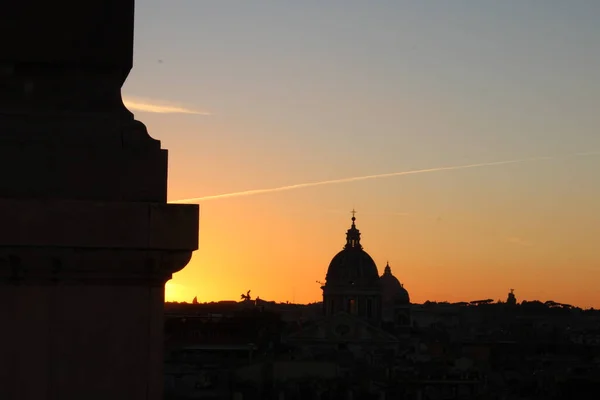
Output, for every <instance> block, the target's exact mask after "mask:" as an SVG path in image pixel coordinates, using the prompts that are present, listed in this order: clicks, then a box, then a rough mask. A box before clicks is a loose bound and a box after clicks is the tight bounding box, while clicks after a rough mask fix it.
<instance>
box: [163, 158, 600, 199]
mask: <svg viewBox="0 0 600 400" xmlns="http://www.w3.org/2000/svg"><path fill="white" fill-rule="evenodd" d="M591 155H600V151H590V152H585V153H575V154H569V155H566V156H555V157H550V156H546V157H531V158H522V159H517V160H505V161H495V162H487V163H478V164H466V165H454V166H448V167H436V168H426V169H414V170H409V171H400V172H388V173H384V174H376V175H363V176H353V177H350V178H340V179H331V180H327V181H318V182H305V183H297V184H295V185H287V186H278V187H274V188H266V189H251V190H244V191H241V192H231V193H223V194H216V195H211V196H203V197H193V198H190V199H182V200H173V201H169V203H172V204H177V203H199V202H202V201H207V200H218V199H226V198H229V197H241V196H252V195H255V194H263V193H274V192H284V191H287V190H294V189H303V188H308V187H314V186H322V185H333V184H336V183H349V182H357V181H365V180H369V179H380V178H390V177H393V176H403V175H413V174H423V173H427V172H440V171H452V170H457V169H468V168H479V167H491V166H494V165H505V164H517V163H523V162H528V161H540V160H555V159H558V158H566V157H582V156H591Z"/></svg>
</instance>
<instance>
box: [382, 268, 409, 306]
mask: <svg viewBox="0 0 600 400" xmlns="http://www.w3.org/2000/svg"><path fill="white" fill-rule="evenodd" d="M379 281H380V282H381V291H382V296H383V302H384V303H394V304H398V305H405V304H410V296H409V295H408V291H407V290H406V289H405V288H404V286H403V285H402V284H401V283H400V281H399V280H398V278H396V277H395V276H394V275H392V269H391V268H390V265H389V263H388V264H386V266H385V270H384V272H383V275H381V278H379Z"/></svg>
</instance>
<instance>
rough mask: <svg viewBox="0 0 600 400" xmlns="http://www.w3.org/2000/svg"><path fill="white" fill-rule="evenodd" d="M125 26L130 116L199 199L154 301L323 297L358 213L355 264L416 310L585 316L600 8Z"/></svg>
mask: <svg viewBox="0 0 600 400" xmlns="http://www.w3.org/2000/svg"><path fill="white" fill-rule="evenodd" d="M136 13H137V15H136V37H135V60H134V68H133V71H132V73H131V74H130V77H129V79H128V81H127V83H126V84H125V87H124V91H123V96H124V99H125V101H126V104H127V105H128V107H129V108H130V110H131V111H132V112H134V113H135V115H136V118H138V119H139V120H141V121H143V122H144V123H145V124H146V125H147V126H148V129H149V131H150V134H151V135H152V136H153V137H154V138H157V139H160V140H161V141H162V144H163V147H164V148H167V149H169V154H170V155H169V157H170V172H169V200H170V201H177V200H183V199H189V198H203V197H209V196H216V197H209V198H207V199H206V200H203V201H199V203H200V207H201V217H200V249H199V250H198V251H197V252H196V253H195V254H194V257H193V258H192V261H191V262H190V264H189V265H188V266H187V267H186V268H185V269H184V270H182V271H181V272H179V273H177V274H175V276H174V278H173V280H171V281H170V282H169V283H168V284H167V291H166V292H167V299H168V300H177V301H184V300H185V301H191V300H192V298H193V297H194V296H198V300H199V301H212V300H221V299H223V300H239V298H240V294H241V293H245V292H246V291H247V290H252V296H260V298H262V299H267V300H276V301H288V300H289V301H295V302H312V301H318V300H320V299H321V290H320V287H319V286H320V285H319V284H318V283H317V282H316V281H323V280H324V279H325V273H326V271H327V267H328V264H329V262H330V260H331V258H332V257H333V256H334V255H335V254H336V253H337V252H338V251H339V250H341V248H342V246H343V245H344V243H345V231H346V230H347V229H348V228H349V226H350V217H351V214H350V211H351V210H352V208H356V210H357V211H358V213H357V215H356V217H357V227H358V228H359V229H360V230H361V232H362V238H363V240H362V243H363V246H364V248H365V250H366V251H367V252H368V253H369V254H370V255H371V256H372V257H373V259H374V260H375V262H376V263H377V266H378V268H379V270H380V272H383V268H384V266H385V263H386V261H388V260H389V262H390V265H391V267H392V272H393V273H394V274H395V275H396V276H397V277H398V278H399V279H400V281H401V282H402V283H404V285H405V287H406V288H407V289H408V290H409V292H410V294H411V299H412V300H413V302H423V301H425V300H428V299H429V300H437V301H443V300H448V301H470V300H479V299H487V298H493V299H494V300H496V299H502V300H505V299H506V295H507V293H508V291H509V289H510V288H514V289H515V294H516V296H517V299H518V300H532V299H539V300H549V299H552V300H555V301H558V302H563V303H569V304H575V305H579V306H582V307H590V306H594V307H596V308H599V307H600V290H599V289H598V284H599V283H600V249H599V248H600V179H599V177H598V171H600V132H599V127H600V108H599V107H600V106H599V104H600V24H598V18H599V16H600V2H599V1H597V0H587V1H586V0H573V1H559V0H531V1H522V0H503V1H491V0H489V1H486V0H453V1H447V0H446V1H444V0H438V1H434V0H420V1H416V0H415V1H401V0H377V1H361V0H343V1H342V0H337V1H334V0H330V1H323V0H302V1H293V0H270V1H269V0H255V1H247V0H239V1H230V0H212V1H209V0H176V1H173V0H138V1H137V11H136ZM580 153H586V154H584V155H582V154H580ZM538 157H540V158H538ZM521 159H527V160H526V161H523V162H515V163H505V164H494V165H482V166H475V167H471V168H462V169H445V170H437V171H429V172H422V173H414V174H408V175H396V176H389V175H388V176H383V177H380V178H370V179H363V180H354V181H342V182H337V183H335V182H332V183H327V184H322V185H314V186H310V185H307V186H299V187H295V188H290V189H289V190H274V191H264V192H259V193H246V194H245V195H236V196H224V197H218V195H221V194H229V193H239V192H246V191H252V190H256V189H270V188H280V187H285V186H289V185H296V184H303V183H311V182H322V181H331V180H333V181H335V180H338V179H340V180H343V179H345V178H352V177H361V176H372V175H379V174H390V173H394V172H403V171H413V170H430V169H437V168H440V167H452V166H465V165H472V164H487V163H494V162H497V161H508V160H521Z"/></svg>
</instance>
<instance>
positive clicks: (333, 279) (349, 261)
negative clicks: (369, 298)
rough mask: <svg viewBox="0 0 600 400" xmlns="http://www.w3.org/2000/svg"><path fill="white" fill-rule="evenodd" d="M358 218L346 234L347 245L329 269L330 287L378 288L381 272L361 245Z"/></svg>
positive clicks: (336, 256)
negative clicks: (355, 286) (356, 222)
mask: <svg viewBox="0 0 600 400" xmlns="http://www.w3.org/2000/svg"><path fill="white" fill-rule="evenodd" d="M355 221H356V218H355V217H352V226H351V227H350V229H348V232H347V233H346V245H345V246H344V249H343V250H342V251H340V252H339V253H337V254H336V255H335V257H333V259H332V260H331V263H330V264H329V268H328V269H327V276H326V278H325V279H326V280H327V284H328V285H357V286H378V285H379V272H378V271H377V265H375V261H373V259H372V258H371V256H370V255H369V254H368V253H367V252H366V251H364V250H363V248H362V245H361V244H360V231H359V230H358V229H356V225H355Z"/></svg>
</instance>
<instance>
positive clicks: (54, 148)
mask: <svg viewBox="0 0 600 400" xmlns="http://www.w3.org/2000/svg"><path fill="white" fill-rule="evenodd" d="M133 3H134V2H133V0H87V1H84V2H81V1H78V0H56V1H52V2H48V1H45V0H22V1H16V0H14V1H13V0H7V1H6V2H5V4H3V10H2V13H0V48H2V49H3V51H2V52H0V326H1V328H0V399H7V400H12V399H19V400H30V399H31V400H34V399H35V400H43V399H48V400H50V399H52V400H63V399H64V400H71V399H73V400H81V399H102V400H105V399H127V400H136V399H144V400H149V399H152V400H159V399H161V400H162V392H163V390H162V386H163V381H164V380H163V375H162V365H163V352H162V347H163V303H164V284H165V282H166V281H167V280H168V279H170V278H171V276H172V274H173V273H174V272H176V271H178V270H180V269H182V268H183V267H184V266H185V265H186V264H187V263H188V262H189V260H190V258H191V254H192V252H193V251H194V250H195V249H196V248H197V245H198V207H197V206H195V205H168V204H166V196H167V192H166V188H167V151H166V150H164V149H162V148H161V145H160V142H159V141H158V140H155V139H153V138H151V137H150V136H149V134H148V132H147V130H146V127H145V126H144V125H143V124H142V123H141V122H139V121H136V120H135V119H134V117H133V115H132V114H131V113H130V112H129V111H128V110H127V109H126V108H125V106H124V105H123V102H122V99H121V86H122V84H123V82H124V81H125V79H126V77H127V75H128V73H129V70H130V69H131V66H132V61H131V60H132V51H133Z"/></svg>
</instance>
